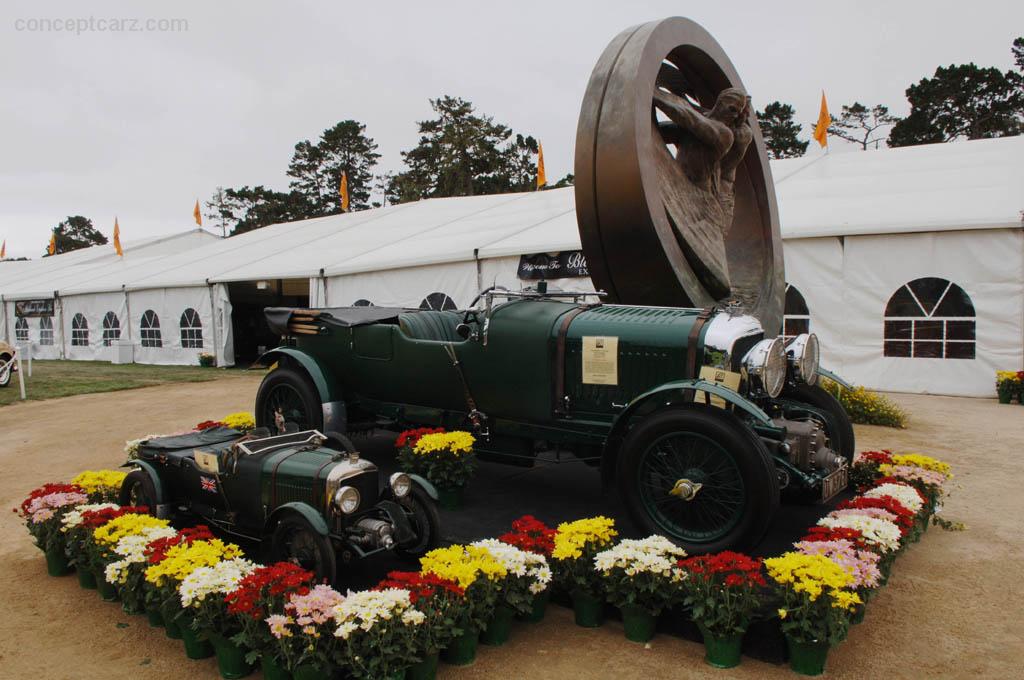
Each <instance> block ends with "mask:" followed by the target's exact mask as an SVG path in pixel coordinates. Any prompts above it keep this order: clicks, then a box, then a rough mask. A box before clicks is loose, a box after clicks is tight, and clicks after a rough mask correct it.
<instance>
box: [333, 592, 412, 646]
mask: <svg viewBox="0 0 1024 680" xmlns="http://www.w3.org/2000/svg"><path fill="white" fill-rule="evenodd" d="M333 613H334V621H335V622H336V623H337V624H338V627H337V628H336V629H335V631H334V634H335V635H336V636H337V637H340V638H342V639H347V638H348V636H349V635H351V634H352V632H353V631H355V630H356V629H359V630H363V631H366V632H369V631H370V630H371V629H372V628H373V627H374V626H375V625H376V624H377V623H378V622H381V621H389V620H391V619H392V618H393V617H395V616H400V617H401V619H402V621H403V622H404V623H406V624H409V625H418V624H420V623H422V622H423V619H424V618H426V617H425V616H424V615H423V613H422V612H419V611H418V610H416V609H415V608H414V607H413V606H412V602H411V600H410V597H409V591H408V590H403V589H401V588H387V589H385V590H361V591H359V592H356V593H353V592H349V593H348V595H347V596H346V597H345V599H344V600H343V601H342V602H341V603H340V604H338V605H337V606H336V607H334V612H333Z"/></svg>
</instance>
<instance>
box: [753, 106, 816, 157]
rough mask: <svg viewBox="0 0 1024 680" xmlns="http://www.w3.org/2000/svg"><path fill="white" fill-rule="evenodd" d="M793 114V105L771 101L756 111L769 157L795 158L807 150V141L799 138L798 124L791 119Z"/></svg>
mask: <svg viewBox="0 0 1024 680" xmlns="http://www.w3.org/2000/svg"><path fill="white" fill-rule="evenodd" d="M794 114H795V111H794V110H793V107H792V106H790V105H789V104H783V103H782V102H772V103H771V104H769V105H768V106H766V107H764V111H758V112H757V122H758V124H759V125H760V126H761V136H762V137H764V145H765V147H766V148H767V150H768V157H769V158H795V157H797V156H803V155H804V153H805V152H806V151H807V142H805V141H801V140H800V138H799V135H800V124H799V123H796V122H794V121H793V116H794Z"/></svg>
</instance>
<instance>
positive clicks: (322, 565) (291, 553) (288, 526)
mask: <svg viewBox="0 0 1024 680" xmlns="http://www.w3.org/2000/svg"><path fill="white" fill-rule="evenodd" d="M271 548H272V552H273V558H274V559H275V560H277V561H281V562H291V563H292V564H297V565H298V566H300V567H302V568H303V569H306V570H308V571H311V572H313V573H314V574H316V580H317V581H321V580H323V579H327V580H328V582H330V581H333V580H334V572H335V566H336V562H335V558H334V549H333V548H332V547H331V543H330V541H329V540H328V539H327V538H326V537H324V536H322V535H321V534H319V533H318V532H317V531H316V529H314V528H313V527H312V525H310V523H309V522H307V521H306V520H305V519H303V518H302V517H299V516H289V517H285V518H283V519H282V520H281V521H280V522H278V524H277V526H276V527H275V528H274V535H273V539H272V547H271Z"/></svg>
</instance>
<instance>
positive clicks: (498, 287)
mask: <svg viewBox="0 0 1024 680" xmlns="http://www.w3.org/2000/svg"><path fill="white" fill-rule="evenodd" d="M496 290H504V291H507V290H508V288H506V287H505V286H490V287H488V288H484V289H483V290H482V291H480V293H479V294H478V295H477V296H476V297H475V298H473V301H472V302H470V303H469V307H468V308H467V310H466V312H467V313H469V311H470V310H471V309H472V308H473V307H474V306H476V303H478V302H480V298H482V297H483V296H485V295H487V294H488V293H492V292H494V291H496Z"/></svg>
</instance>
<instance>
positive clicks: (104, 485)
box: [71, 470, 128, 503]
mask: <svg viewBox="0 0 1024 680" xmlns="http://www.w3.org/2000/svg"><path fill="white" fill-rule="evenodd" d="M127 474H128V473H126V472H125V471H124V470H85V471H83V472H80V473H78V474H77V475H76V476H75V478H74V479H72V480H71V483H72V484H74V485H76V486H78V487H80V488H81V489H83V490H84V491H85V493H87V494H88V495H89V502H90V503H115V502H117V497H118V494H120V492H121V484H122V483H123V482H124V478H125V476H126V475H127Z"/></svg>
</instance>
